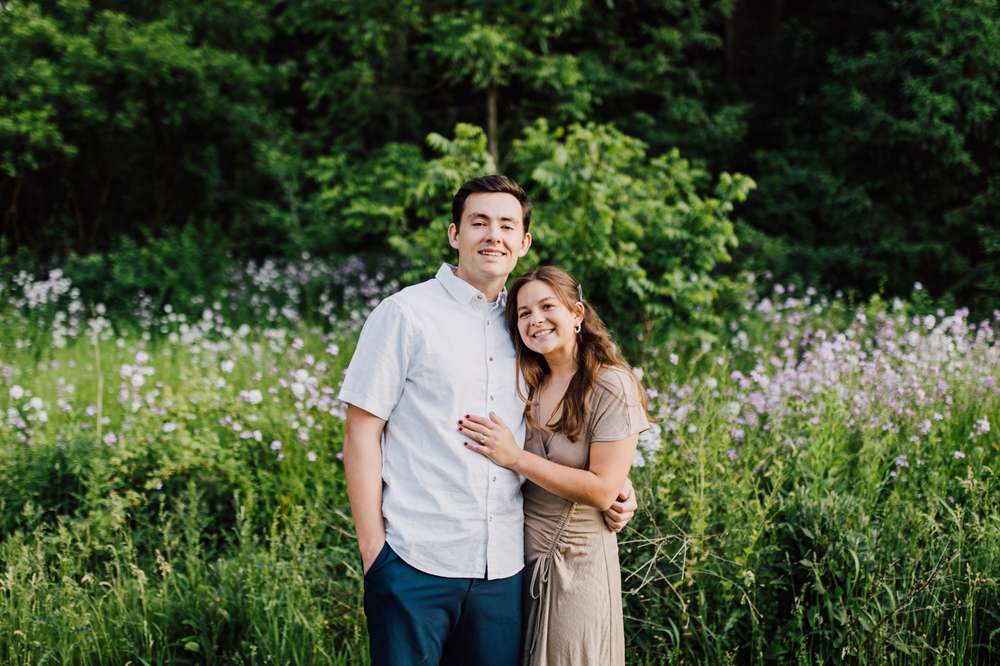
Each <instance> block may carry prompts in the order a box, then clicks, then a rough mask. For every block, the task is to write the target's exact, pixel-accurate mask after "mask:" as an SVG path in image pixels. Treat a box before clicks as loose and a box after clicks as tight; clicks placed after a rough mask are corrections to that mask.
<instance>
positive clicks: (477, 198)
mask: <svg viewBox="0 0 1000 666" xmlns="http://www.w3.org/2000/svg"><path fill="white" fill-rule="evenodd" d="M448 240H449V241H450V242H451V246H452V247H453V248H456V249H458V271H459V276H460V277H462V278H464V279H466V280H467V281H468V282H470V283H472V284H474V285H477V284H479V283H483V282H492V281H494V280H496V279H497V278H500V277H502V278H503V279H504V280H506V279H507V276H508V275H510V273H511V271H513V270H514V267H515V266H516V265H517V260H518V259H519V258H520V257H523V256H524V255H525V254H526V253H527V252H528V248H529V247H531V234H526V233H524V221H523V219H522V216H521V204H520V203H519V202H518V200H517V199H516V198H515V197H514V196H513V195H511V194H507V193H506V192H477V193H475V194H471V195H469V198H468V199H466V200H465V210H464V211H463V212H462V223H461V228H460V229H459V228H456V227H455V225H454V224H452V225H451V226H450V227H449V228H448Z"/></svg>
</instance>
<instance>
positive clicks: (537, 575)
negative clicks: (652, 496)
mask: <svg viewBox="0 0 1000 666" xmlns="http://www.w3.org/2000/svg"><path fill="white" fill-rule="evenodd" d="M626 372H627V371H624V370H619V369H607V370H605V371H604V372H602V374H601V376H600V383H599V386H598V388H597V389H596V390H595V391H594V393H593V395H592V396H591V398H590V401H589V405H588V411H587V415H586V425H585V429H584V433H583V434H582V436H581V437H580V438H579V440H578V441H576V442H571V441H570V440H569V438H567V437H566V436H565V435H563V434H562V433H554V434H551V435H550V434H549V433H547V432H542V431H540V430H538V429H530V431H529V433H528V435H527V438H526V440H525V444H524V448H525V449H526V450H527V451H530V452H531V453H534V454H536V455H539V456H543V457H545V458H547V459H548V460H551V461H553V462H556V463H559V464H560V465H565V466H567V467H574V468H577V469H587V468H588V466H589V464H590V448H591V444H593V445H594V446H599V445H600V443H601V442H614V441H618V440H622V439H625V438H626V437H628V436H630V435H634V434H636V433H639V432H642V431H643V430H646V429H647V428H648V427H649V426H648V423H647V420H646V412H645V410H643V409H642V407H641V403H640V402H639V398H638V395H637V387H636V386H635V382H634V381H632V379H631V378H630V377H628V376H627V375H626ZM533 409H534V410H535V411H534V412H533V413H532V416H533V417H534V419H535V422H536V423H537V422H538V413H537V407H536V408H533ZM522 492H523V495H524V554H525V569H524V582H525V590H524V605H525V612H524V618H525V622H526V629H525V640H524V665H525V666H588V665H593V666H624V664H625V630H624V623H623V620H622V601H621V598H622V591H621V572H620V569H619V565H618V539H617V535H616V534H615V533H614V532H612V531H611V530H610V529H609V528H608V527H607V525H606V524H605V522H604V515H603V513H602V512H601V511H599V510H598V509H595V508H593V507H589V506H586V505H583V504H577V503H575V502H570V501H568V500H564V499H562V498H561V497H557V496H556V495H553V494H552V493H550V492H549V491H547V490H545V489H543V488H541V487H540V486H538V485H536V484H534V483H532V482H531V481H525V483H524V486H523V487H522Z"/></svg>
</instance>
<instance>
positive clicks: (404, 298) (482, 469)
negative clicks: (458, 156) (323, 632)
mask: <svg viewBox="0 0 1000 666" xmlns="http://www.w3.org/2000/svg"><path fill="white" fill-rule="evenodd" d="M452 217H453V223H452V224H451V226H450V227H449V229H448V240H449V242H450V243H451V246H452V247H454V248H456V249H457V250H458V267H457V268H452V267H451V266H449V265H447V264H445V265H443V266H442V267H441V269H440V270H439V271H438V273H437V275H436V277H435V278H434V279H431V280H428V281H427V282H423V283H421V284H418V285H414V286H412V287H408V288H407V289H404V290H402V291H401V292H399V293H398V294H395V295H393V296H391V297H390V298H388V299H386V300H385V301H384V302H383V303H381V304H380V305H379V306H378V307H377V308H376V309H375V310H374V311H373V312H372V314H371V315H370V316H369V318H368V321H367V322H366V323H365V327H364V329H363V330H362V333H361V338H360V340H359V341H358V348H357V350H356V351H355V354H354V358H353V359H352V360H351V365H350V367H349V369H348V372H347V377H346V379H345V381H344V386H343V388H342V390H341V394H340V399H341V400H343V401H344V402H346V403H348V405H349V406H348V411H347V432H346V435H345V439H344V465H345V468H346V473H347V489H348V494H349V496H350V501H351V511H352V513H353V514H354V522H355V526H356V530H357V534H358V545H359V547H360V549H361V559H362V563H363V566H364V571H365V615H366V616H367V618H368V631H369V638H370V643H371V656H372V664H373V666H404V665H406V664H431V665H436V664H446V665H448V666H451V665H453V664H476V665H483V666H494V665H495V666H516V665H517V664H519V662H520V658H521V653H520V639H521V569H522V567H523V565H524V541H523V539H524V536H523V528H524V515H523V512H522V508H521V493H520V484H521V478H520V477H519V475H517V474H516V473H514V472H511V471H510V470H507V469H504V468H502V467H498V466H497V465H495V464H494V463H493V462H491V461H490V460H489V459H488V458H486V457H485V456H481V455H478V454H476V453H475V452H473V451H469V450H467V449H466V448H465V447H464V446H463V442H464V441H465V438H464V437H463V436H462V435H461V434H460V433H459V432H458V429H457V425H456V424H457V421H458V419H459V418H461V417H462V415H464V414H469V413H481V414H486V413H489V412H495V413H496V414H497V415H499V416H500V417H501V418H502V419H503V420H504V422H506V423H507V424H509V425H510V427H511V429H512V431H513V432H514V435H515V437H516V438H517V439H518V441H520V442H522V443H523V441H524V435H525V422H524V403H523V402H522V401H521V400H520V399H519V398H518V396H517V388H516V385H515V382H516V381H517V380H516V372H515V370H516V359H515V356H514V348H513V345H512V344H511V341H510V337H509V334H508V332H507V329H506V326H505V323H504V306H505V302H506V290H505V289H504V284H505V283H506V281H507V277H508V276H509V275H510V273H511V271H512V270H513V269H514V267H515V266H516V265H517V260H518V259H519V258H520V257H523V256H524V255H525V254H526V253H527V252H528V249H529V248H530V247H531V234H530V233H528V228H529V225H530V223H531V203H530V201H529V200H528V196H527V195H526V194H525V192H524V190H522V189H521V188H520V187H519V186H518V185H517V184H516V183H514V181H512V180H510V179H508V178H504V177H503V176H484V177H482V178H476V179H473V180H471V181H469V182H468V183H465V184H464V185H463V186H462V187H461V188H460V189H459V191H458V193H457V194H456V195H455V199H454V202H453V204H452ZM623 493H624V495H628V499H627V500H626V502H625V503H616V504H615V506H613V507H612V508H611V509H610V510H609V512H608V513H607V514H606V518H605V519H606V520H607V522H608V524H609V526H611V527H612V529H615V530H620V529H621V527H622V526H623V525H624V524H625V523H626V522H628V519H629V518H630V517H631V515H632V511H634V509H635V500H634V497H632V495H631V485H630V484H628V483H627V484H626V488H625V489H623Z"/></svg>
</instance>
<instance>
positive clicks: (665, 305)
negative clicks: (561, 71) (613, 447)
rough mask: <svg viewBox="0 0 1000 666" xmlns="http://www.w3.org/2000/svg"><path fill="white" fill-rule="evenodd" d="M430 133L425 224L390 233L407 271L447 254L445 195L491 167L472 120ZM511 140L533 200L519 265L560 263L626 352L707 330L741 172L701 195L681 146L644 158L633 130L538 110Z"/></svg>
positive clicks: (422, 271)
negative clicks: (528, 246) (560, 120)
mask: <svg viewBox="0 0 1000 666" xmlns="http://www.w3.org/2000/svg"><path fill="white" fill-rule="evenodd" d="M430 143H431V144H432V145H433V146H434V147H435V148H436V149H437V150H438V151H439V152H440V153H442V156H441V157H439V158H438V159H435V160H432V161H431V162H430V163H429V164H428V168H427V171H426V172H425V175H424V178H423V180H422V181H421V182H420V183H419V184H418V185H417V186H416V187H415V188H414V190H413V192H412V201H413V202H414V203H415V204H416V205H417V209H416V214H417V217H418V218H419V219H423V220H427V223H426V224H424V225H421V226H419V227H417V228H414V229H412V230H409V231H407V232H406V233H405V234H401V235H399V236H397V237H395V238H394V239H393V241H392V242H393V244H394V246H395V247H396V248H397V249H398V250H399V251H400V252H401V253H403V254H404V256H406V257H407V259H408V260H409V261H410V262H411V264H412V265H413V267H414V269H413V270H412V271H411V273H410V274H409V275H408V276H407V277H409V278H410V279H420V278H425V277H428V276H429V275H431V274H433V272H434V271H435V270H436V269H437V267H438V266H439V265H440V264H441V262H442V261H454V256H453V255H454V252H453V251H452V250H451V249H450V248H449V247H448V246H447V245H446V243H445V238H446V236H445V232H446V230H447V227H448V224H450V222H451V214H450V211H449V210H448V205H447V204H449V203H450V200H451V196H452V195H453V194H454V192H455V190H456V189H457V188H458V187H459V185H460V184H461V183H462V182H464V181H465V180H467V179H468V178H471V177H474V176H477V175H482V174H484V173H491V172H492V159H491V157H490V155H489V152H488V151H487V150H486V137H485V134H484V133H483V131H482V130H480V129H479V128H475V127H471V126H464V125H460V126H459V127H458V128H456V137H455V140H453V141H449V140H446V139H444V138H442V137H440V136H437V135H432V136H431V137H430ZM515 150H516V155H517V157H516V159H515V162H514V164H513V167H514V168H515V169H516V174H515V177H517V178H518V180H519V182H521V184H522V185H524V186H525V187H527V189H528V190H529V192H530V194H531V197H532V200H533V202H534V205H535V212H534V213H533V214H532V220H533V222H532V228H531V230H532V235H533V238H534V244H533V249H532V252H531V253H530V254H529V255H528V257H527V258H526V259H525V260H522V261H521V262H520V264H519V270H520V271H525V270H528V269H529V268H531V267H533V266H535V265H537V264H539V263H542V264H553V265H558V266H562V267H563V268H566V269H567V270H569V271H570V272H571V273H572V274H573V275H574V276H575V277H576V278H577V279H579V280H580V281H581V283H582V284H583V285H584V289H585V295H586V298H587V300H588V301H590V302H591V303H593V304H595V305H596V306H597V307H598V308H599V309H600V311H601V313H602V315H603V316H604V317H605V319H606V320H607V321H608V322H609V324H610V325H611V326H612V327H613V329H614V330H615V331H616V332H617V333H618V335H619V337H620V343H621V344H622V345H623V347H624V348H626V349H627V350H628V351H629V352H631V353H635V354H638V353H640V350H641V348H642V345H643V343H644V341H648V340H650V338H651V337H652V336H658V337H661V338H662V337H663V336H672V337H675V338H679V337H689V336H692V335H695V336H702V337H710V336H711V332H710V331H711V329H712V328H715V327H717V325H718V323H719V322H718V320H717V316H716V315H714V314H712V312H711V305H712V302H713V299H714V298H715V296H716V292H717V288H718V285H717V282H716V280H715V278H714V277H713V271H714V269H715V266H716V264H717V263H719V262H724V261H729V258H730V257H729V253H728V249H729V248H730V247H732V246H734V245H735V244H736V237H735V235H734V234H733V224H732V222H731V221H730V220H729V214H730V213H731V212H732V209H733V202H734V201H743V200H744V199H745V198H746V196H747V193H748V192H749V191H750V189H752V188H753V187H754V183H753V181H752V180H751V179H750V178H748V177H746V176H742V175H739V174H737V175H736V176H730V175H729V174H725V173H724V174H722V175H721V176H720V178H719V185H718V187H717V188H716V191H715V192H714V195H715V196H706V194H705V192H704V190H705V189H706V186H707V185H708V183H709V176H708V174H707V173H706V172H705V171H703V170H700V169H697V168H694V167H692V166H691V164H690V163H689V162H688V161H687V160H684V159H682V158H681V157H680V153H679V151H677V150H673V151H671V152H669V153H667V154H665V155H661V156H659V157H655V158H652V159H650V158H648V157H647V148H646V145H645V144H644V143H643V142H642V141H639V140H638V139H635V138H633V137H629V136H627V135H625V134H623V133H622V132H620V131H618V130H616V129H615V128H614V127H611V126H606V125H595V124H588V125H586V126H582V125H571V126H570V127H568V128H557V129H555V130H550V129H549V127H548V124H547V122H546V121H544V120H540V121H538V123H537V124H536V125H535V126H533V127H529V128H528V129H527V130H526V131H525V137H524V138H523V139H521V140H518V141H517V142H516V144H515ZM518 174H520V175H518Z"/></svg>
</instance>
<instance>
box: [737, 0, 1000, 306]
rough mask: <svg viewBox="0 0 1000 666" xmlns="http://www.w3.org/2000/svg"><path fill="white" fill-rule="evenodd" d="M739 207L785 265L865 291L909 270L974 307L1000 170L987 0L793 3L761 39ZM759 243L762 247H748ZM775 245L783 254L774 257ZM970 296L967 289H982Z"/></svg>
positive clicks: (985, 275)
mask: <svg viewBox="0 0 1000 666" xmlns="http://www.w3.org/2000/svg"><path fill="white" fill-rule="evenodd" d="M755 53H756V54H757V55H759V56H760V70H759V71H758V72H757V73H756V74H753V75H750V76H748V78H747V80H746V82H745V85H746V89H747V93H748V94H752V93H753V91H754V90H761V91H764V94H762V95H760V96H759V98H758V101H757V110H756V113H755V118H754V120H753V121H752V124H753V125H755V127H756V128H757V129H756V131H757V138H756V140H755V146H747V150H751V151H756V152H755V153H754V154H753V166H752V167H748V168H750V169H752V170H753V171H754V172H755V173H757V174H758V176H759V182H760V186H761V187H760V192H759V196H756V197H754V200H753V201H751V202H750V204H748V206H747V210H746V216H747V220H748V221H749V222H750V223H751V224H753V225H754V227H756V228H757V229H759V230H762V231H764V232H766V233H768V234H770V235H772V236H777V237H781V238H783V239H784V241H785V242H784V248H783V249H782V250H781V252H780V254H779V256H777V257H774V256H772V257H767V256H765V257H763V258H758V259H757V261H758V265H760V266H763V265H764V264H765V263H771V262H772V261H773V262H774V263H776V264H781V263H782V262H784V265H778V266H772V267H775V268H778V269H780V272H781V273H783V275H784V276H786V277H793V276H798V279H804V280H808V281H810V282H818V283H822V284H826V285H831V286H836V287H840V288H845V289H846V288H856V289H859V290H861V291H862V292H868V293H871V292H873V291H876V290H878V289H879V288H884V289H886V290H887V291H889V292H890V293H909V290H910V288H911V286H912V284H913V283H914V282H915V281H920V282H922V283H923V284H924V285H925V287H927V288H929V289H930V290H931V292H932V293H933V294H935V295H937V296H940V295H942V294H945V293H951V294H953V295H954V296H955V297H956V298H958V299H959V300H960V301H961V302H963V303H967V304H972V303H973V302H978V303H979V305H980V309H981V310H985V309H986V308H988V307H995V306H996V304H1000V291H997V289H996V286H995V285H994V284H992V282H991V276H992V273H993V268H992V266H993V264H992V263H991V262H990V261H989V253H990V252H993V251H995V250H994V249H993V248H994V245H993V244H992V241H991V240H990V239H991V237H992V236H991V234H992V229H994V228H995V226H996V222H995V220H996V212H995V211H996V209H997V205H998V204H1000V198H998V193H1000V190H998V187H997V183H998V181H997V174H998V173H1000V122H998V110H1000V8H998V6H997V4H996V3H995V2H988V1H984V0H955V1H952V0H948V1H936V2H916V1H913V0H889V1H885V2H879V3H868V4H866V5H865V6H864V8H861V9H859V8H858V7H857V6H856V4H855V3H842V2H835V3H830V4H827V5H823V6H819V5H804V6H803V9H801V10H800V11H799V13H798V14H796V15H793V16H789V17H786V24H785V26H784V27H783V28H782V30H781V31H780V32H779V34H778V38H777V44H776V45H775V46H774V47H773V48H769V47H767V45H765V44H761V45H760V46H759V48H758V50H757V51H755ZM757 249H760V248H759V247H758V248H757ZM782 255H783V256H782ZM977 294H978V296H977Z"/></svg>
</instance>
